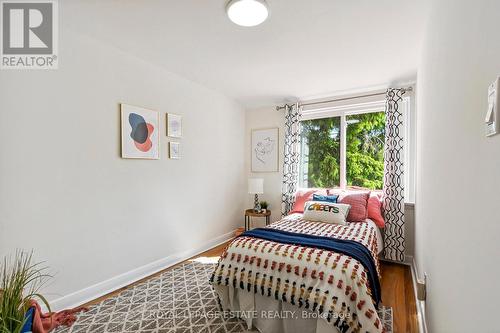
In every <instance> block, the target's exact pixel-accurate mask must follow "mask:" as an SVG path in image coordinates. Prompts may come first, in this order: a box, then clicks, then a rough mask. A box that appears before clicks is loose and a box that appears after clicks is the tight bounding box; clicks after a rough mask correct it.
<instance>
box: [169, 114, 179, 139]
mask: <svg viewBox="0 0 500 333" xmlns="http://www.w3.org/2000/svg"><path fill="white" fill-rule="evenodd" d="M167 136H170V137H172V138H180V137H182V116H180V115H178V114H173V113H167Z"/></svg>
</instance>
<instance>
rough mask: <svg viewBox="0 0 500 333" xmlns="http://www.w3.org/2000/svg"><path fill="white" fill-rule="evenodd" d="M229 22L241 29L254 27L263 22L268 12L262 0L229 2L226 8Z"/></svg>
mask: <svg viewBox="0 0 500 333" xmlns="http://www.w3.org/2000/svg"><path fill="white" fill-rule="evenodd" d="M226 12H227V16H228V17H229V19H230V20H231V21H233V22H234V23H235V24H237V25H241V26H243V27H254V26H256V25H259V24H261V23H262V22H264V21H265V20H266V19H267V17H268V16H269V10H268V8H267V4H266V2H265V1H264V0H231V1H229V3H228V4H227V6H226Z"/></svg>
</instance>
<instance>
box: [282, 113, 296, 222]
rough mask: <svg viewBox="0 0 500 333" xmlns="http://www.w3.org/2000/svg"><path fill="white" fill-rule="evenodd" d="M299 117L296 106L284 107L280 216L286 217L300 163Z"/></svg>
mask: <svg viewBox="0 0 500 333" xmlns="http://www.w3.org/2000/svg"><path fill="white" fill-rule="evenodd" d="M300 115H301V110H300V108H299V106H298V104H295V105H286V106H285V150H284V153H285V158H284V162H283V186H282V190H281V215H282V216H285V215H287V214H288V213H289V212H290V211H291V210H292V207H293V203H294V199H295V196H294V195H295V192H296V191H297V186H298V182H299V163H300Z"/></svg>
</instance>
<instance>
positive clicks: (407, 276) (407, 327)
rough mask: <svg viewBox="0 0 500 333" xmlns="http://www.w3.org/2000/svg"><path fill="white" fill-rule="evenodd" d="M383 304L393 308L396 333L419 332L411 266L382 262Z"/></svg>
mask: <svg viewBox="0 0 500 333" xmlns="http://www.w3.org/2000/svg"><path fill="white" fill-rule="evenodd" d="M381 271H382V279H381V281H380V284H381V287H382V304H384V305H385V306H390V307H392V311H393V319H394V332H396V333H400V332H407V333H413V332H418V322H417V306H416V303H415V294H414V292H413V283H412V277H411V270H410V267H409V266H405V265H401V264H394V263H389V262H381Z"/></svg>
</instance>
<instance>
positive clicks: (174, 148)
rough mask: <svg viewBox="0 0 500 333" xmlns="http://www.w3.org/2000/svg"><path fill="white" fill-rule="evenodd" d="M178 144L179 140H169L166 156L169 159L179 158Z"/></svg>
mask: <svg viewBox="0 0 500 333" xmlns="http://www.w3.org/2000/svg"><path fill="white" fill-rule="evenodd" d="M180 146H181V144H180V143H179V142H169V149H168V156H169V157H170V158H171V159H174V160H178V159H180V158H181V152H180V148H181V147H180Z"/></svg>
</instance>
